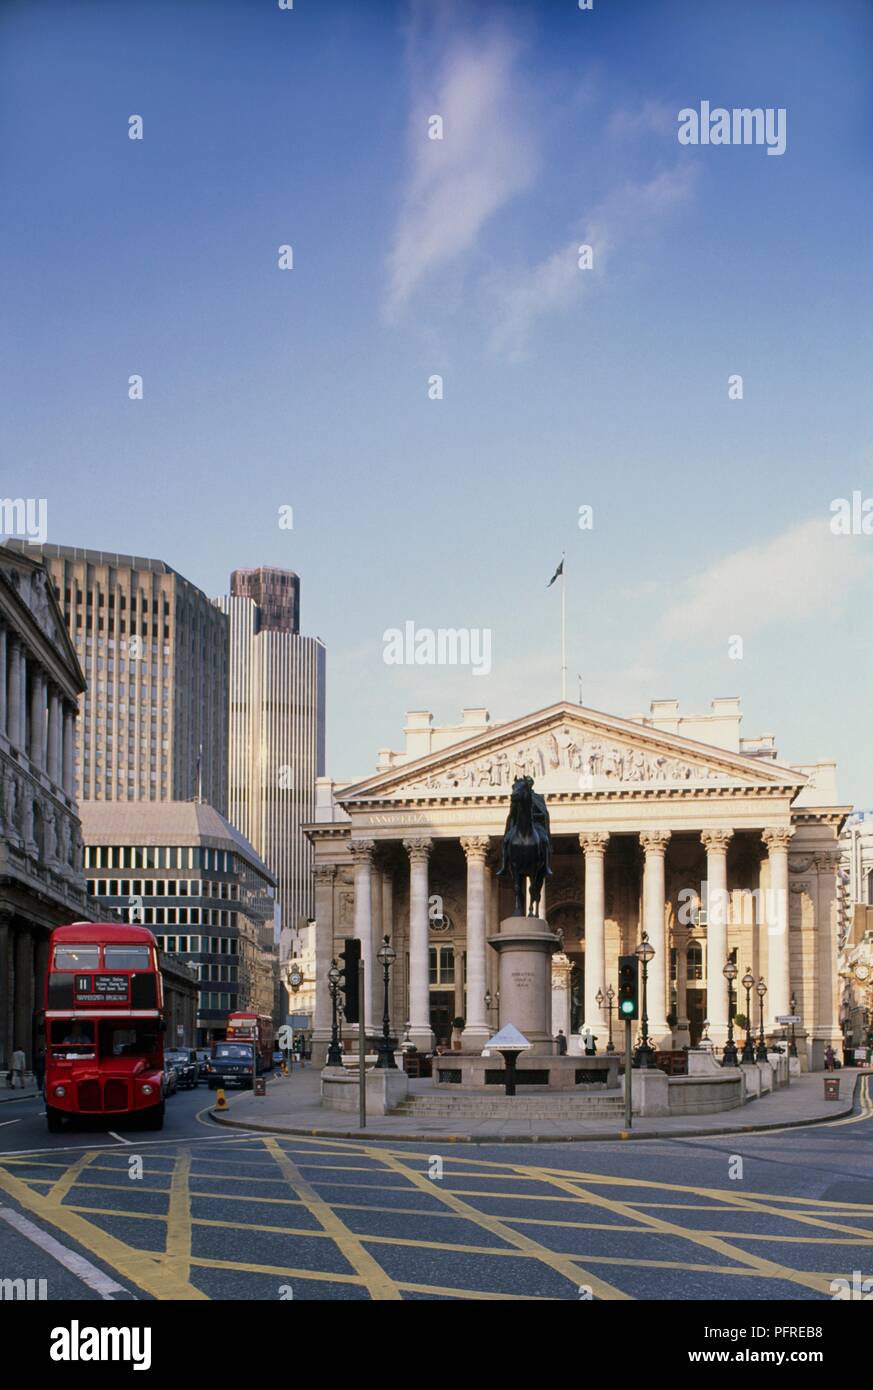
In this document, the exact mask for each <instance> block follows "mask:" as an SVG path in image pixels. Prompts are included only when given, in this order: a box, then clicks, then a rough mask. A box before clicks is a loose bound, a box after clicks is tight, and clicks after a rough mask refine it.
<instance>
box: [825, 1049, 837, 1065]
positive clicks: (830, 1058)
mask: <svg viewBox="0 0 873 1390" xmlns="http://www.w3.org/2000/svg"><path fill="white" fill-rule="evenodd" d="M836 1063H837V1059H836V1056H835V1055H834V1049H833V1048H832V1047H831V1045H830V1043H828V1045H827V1047H826V1048H825V1071H834V1070H835V1068H836Z"/></svg>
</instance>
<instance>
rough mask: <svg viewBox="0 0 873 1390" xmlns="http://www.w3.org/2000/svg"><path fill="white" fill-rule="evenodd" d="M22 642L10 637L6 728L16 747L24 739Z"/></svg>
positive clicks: (11, 741) (19, 746)
mask: <svg viewBox="0 0 873 1390" xmlns="http://www.w3.org/2000/svg"><path fill="white" fill-rule="evenodd" d="M21 658H22V652H21V643H20V642H19V641H18V639H17V638H15V637H12V636H11V635H10V637H9V651H8V664H9V682H8V687H7V701H6V728H7V734H8V738H9V742H10V743H11V744H12V746H13V747H14V748H21V747H22V745H23V742H24V741H23V739H22V737H21V666H22V659H21Z"/></svg>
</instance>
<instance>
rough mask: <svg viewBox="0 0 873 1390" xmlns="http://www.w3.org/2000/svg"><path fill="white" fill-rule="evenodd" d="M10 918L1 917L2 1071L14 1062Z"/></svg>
mask: <svg viewBox="0 0 873 1390" xmlns="http://www.w3.org/2000/svg"><path fill="white" fill-rule="evenodd" d="M14 939H15V938H14V937H13V936H12V929H11V926H10V918H9V917H8V916H7V915H6V914H4V915H3V916H2V917H0V1069H4V1070H8V1069H9V1067H10V1066H11V1061H12V943H13V941H14Z"/></svg>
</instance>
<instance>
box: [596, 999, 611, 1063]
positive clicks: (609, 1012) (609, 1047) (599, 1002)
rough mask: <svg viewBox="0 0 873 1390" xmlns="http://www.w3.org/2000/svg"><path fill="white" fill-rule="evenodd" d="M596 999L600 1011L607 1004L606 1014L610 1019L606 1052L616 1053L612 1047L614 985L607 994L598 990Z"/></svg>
mask: <svg viewBox="0 0 873 1390" xmlns="http://www.w3.org/2000/svg"><path fill="white" fill-rule="evenodd" d="M595 998H596V999H597V1007H598V1009H602V1008H603V1005H604V1004H606V1013H607V1017H608V1019H609V1042H608V1043H607V1044H606V1050H607V1052H614V1051H615V1048H614V1047H613V1045H612V1010H613V1006H614V1001H615V990H614V989H613V988H612V985H610V986H609V988H608V989H607V991H606V994H604V993H603V991H602V990H598V991H597V994H596V996H595Z"/></svg>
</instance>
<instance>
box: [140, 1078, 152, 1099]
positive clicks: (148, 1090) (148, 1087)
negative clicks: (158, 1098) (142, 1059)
mask: <svg viewBox="0 0 873 1390" xmlns="http://www.w3.org/2000/svg"><path fill="white" fill-rule="evenodd" d="M141 1089H142V1093H143V1095H144V1096H150V1095H151V1093H152V1091H153V1090H154V1086H151V1085H149V1083H148V1081H144V1082H143V1084H142V1088H141Z"/></svg>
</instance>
